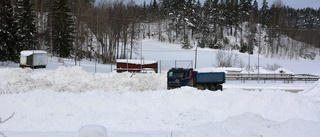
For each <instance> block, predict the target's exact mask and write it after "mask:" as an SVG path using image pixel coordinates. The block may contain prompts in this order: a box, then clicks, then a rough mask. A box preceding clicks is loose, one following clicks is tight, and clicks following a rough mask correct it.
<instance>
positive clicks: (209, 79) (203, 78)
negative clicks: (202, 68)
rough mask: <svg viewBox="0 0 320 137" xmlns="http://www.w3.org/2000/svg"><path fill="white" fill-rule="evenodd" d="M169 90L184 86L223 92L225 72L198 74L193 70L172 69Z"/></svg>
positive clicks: (169, 76)
mask: <svg viewBox="0 0 320 137" xmlns="http://www.w3.org/2000/svg"><path fill="white" fill-rule="evenodd" d="M167 78H168V81H167V88H168V89H174V88H180V87H182V86H191V87H196V88H198V89H201V90H204V89H209V90H213V91H215V90H221V91H222V84H223V83H225V80H226V76H225V73H224V72H198V71H193V69H184V68H172V69H170V70H169V71H168V73H167Z"/></svg>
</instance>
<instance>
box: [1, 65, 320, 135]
mask: <svg viewBox="0 0 320 137" xmlns="http://www.w3.org/2000/svg"><path fill="white" fill-rule="evenodd" d="M165 76H166V75H165V74H130V73H107V74H102V73H88V72H85V71H83V70H82V69H81V68H79V67H72V68H66V67H60V68H59V69H57V70H54V71H39V72H33V71H30V70H25V69H0V84H1V85H0V91H1V94H0V110H1V111H0V117H1V118H7V117H9V116H10V115H11V114H12V113H13V112H15V115H14V117H12V118H11V119H10V120H8V121H6V122H5V123H1V124H0V131H1V132H4V133H5V134H8V135H10V136H15V135H16V136H19V135H20V136H21V134H19V135H17V134H15V133H21V132H51V133H52V134H55V133H57V132H73V133H74V134H73V136H74V137H76V136H77V131H78V130H79V129H80V128H81V127H82V126H84V125H88V124H94V125H102V126H104V127H105V128H106V129H107V131H108V134H109V133H110V134H112V133H115V132H119V131H121V132H136V131H140V132H141V131H146V132H145V133H150V131H154V132H163V133H171V134H172V136H174V137H178V136H181V137H182V136H183V137H184V136H187V137H199V136H279V137H280V136H320V98H317V97H319V96H320V93H319V91H320V83H315V85H314V86H313V87H312V88H310V89H309V90H307V91H308V92H307V91H306V92H303V93H291V92H284V91H281V90H270V89H269V90H268V89H263V90H261V91H259V90H257V91H244V90H242V89H227V90H225V91H217V92H211V91H208V90H204V91H199V90H197V89H194V88H191V87H184V88H181V89H175V90H169V91H168V90H165V87H166V85H165V82H166V80H165ZM141 91H143V92H141ZM154 132H153V133H154ZM53 136H54V135H53ZM108 136H109V135H108ZM151 136H152V132H151ZM153 136H155V135H153ZM162 136H170V134H162ZM63 137H64V136H63ZM69 137H70V135H69Z"/></svg>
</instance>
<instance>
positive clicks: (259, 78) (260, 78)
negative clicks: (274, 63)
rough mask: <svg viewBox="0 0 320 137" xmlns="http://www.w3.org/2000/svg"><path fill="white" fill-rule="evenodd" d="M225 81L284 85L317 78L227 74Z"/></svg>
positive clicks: (297, 75)
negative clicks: (253, 81)
mask: <svg viewBox="0 0 320 137" xmlns="http://www.w3.org/2000/svg"><path fill="white" fill-rule="evenodd" d="M226 79H227V80H240V81H241V82H242V83H245V82H246V81H249V80H255V81H262V82H264V83H265V82H266V81H274V82H279V81H281V82H282V81H283V82H284V83H292V82H294V81H302V82H305V83H309V82H314V81H318V80H319V76H316V75H309V74H281V73H280V74H242V73H231V74H230V73H229V74H228V73H227V74H226Z"/></svg>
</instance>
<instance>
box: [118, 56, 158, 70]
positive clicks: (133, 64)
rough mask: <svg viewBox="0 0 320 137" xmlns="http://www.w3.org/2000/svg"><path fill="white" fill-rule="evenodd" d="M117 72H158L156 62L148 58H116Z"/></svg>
mask: <svg viewBox="0 0 320 137" xmlns="http://www.w3.org/2000/svg"><path fill="white" fill-rule="evenodd" d="M116 70H117V72H125V71H128V72H136V73H137V72H152V71H154V72H156V73H158V62H157V61H150V60H132V59H129V60H127V59H118V60H117V69H116Z"/></svg>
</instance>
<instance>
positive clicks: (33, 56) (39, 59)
mask: <svg viewBox="0 0 320 137" xmlns="http://www.w3.org/2000/svg"><path fill="white" fill-rule="evenodd" d="M46 66H47V52H46V51H42V50H24V51H21V52H20V67H22V68H24V67H32V68H33V67H34V68H45V67H46Z"/></svg>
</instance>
